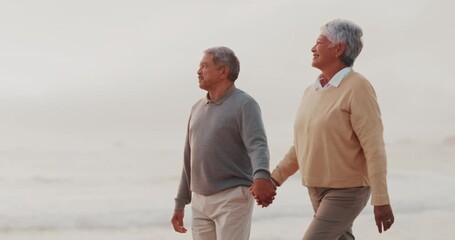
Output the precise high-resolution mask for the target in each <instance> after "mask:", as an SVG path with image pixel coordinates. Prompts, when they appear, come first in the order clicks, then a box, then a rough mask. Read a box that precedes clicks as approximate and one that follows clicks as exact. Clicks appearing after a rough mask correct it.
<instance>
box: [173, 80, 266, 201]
mask: <svg viewBox="0 0 455 240" xmlns="http://www.w3.org/2000/svg"><path fill="white" fill-rule="evenodd" d="M269 176H270V173H269V150H268V145H267V137H266V134H265V130H264V124H263V122H262V117H261V110H260V108H259V105H258V104H257V102H256V101H255V100H254V99H253V98H252V97H251V96H249V95H248V94H247V93H245V92H243V91H242V90H240V89H237V88H236V87H235V86H234V85H233V86H232V87H231V88H229V89H228V90H227V91H226V93H225V94H224V95H223V96H222V97H220V98H219V99H218V100H216V101H214V102H212V101H210V100H209V99H208V98H203V99H201V100H199V101H198V102H197V103H196V104H195V105H194V106H193V108H192V110H191V115H190V119H189V122H188V130H187V136H186V143H185V151H184V166H183V171H182V177H181V180H180V186H179V189H178V193H177V197H176V198H175V209H183V208H184V207H185V205H186V204H188V203H190V202H191V193H192V192H195V193H198V194H201V195H205V196H209V195H213V194H215V193H218V192H221V191H223V190H225V189H229V188H232V187H237V186H250V185H251V184H252V182H253V178H254V179H256V178H265V179H268V178H269Z"/></svg>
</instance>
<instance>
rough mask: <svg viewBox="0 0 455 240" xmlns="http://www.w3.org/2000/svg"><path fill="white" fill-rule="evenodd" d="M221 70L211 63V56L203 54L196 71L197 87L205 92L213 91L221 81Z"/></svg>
mask: <svg viewBox="0 0 455 240" xmlns="http://www.w3.org/2000/svg"><path fill="white" fill-rule="evenodd" d="M222 69H223V68H222V67H219V66H218V65H216V64H215V63H214V62H213V55H212V54H210V53H205V54H204V56H203V57H202V60H201V63H200V64H199V70H198V71H197V75H198V77H199V87H200V88H202V89H204V90H207V91H209V90H211V89H214V88H215V87H216V86H217V85H218V84H219V83H220V82H221V81H222V80H223V78H222V73H223V71H222Z"/></svg>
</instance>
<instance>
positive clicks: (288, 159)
mask: <svg viewBox="0 0 455 240" xmlns="http://www.w3.org/2000/svg"><path fill="white" fill-rule="evenodd" d="M297 170H299V164H298V162H297V154H296V152H295V147H294V145H293V146H292V147H291V148H290V149H289V151H288V152H287V154H286V155H285V156H284V158H283V160H281V162H279V163H278V165H277V166H276V168H275V169H274V170H273V172H272V178H273V179H274V180H275V181H276V182H277V183H278V186H281V185H282V184H283V183H284V182H285V181H286V179H288V178H289V177H290V176H292V175H293V174H294V173H295V172H297Z"/></svg>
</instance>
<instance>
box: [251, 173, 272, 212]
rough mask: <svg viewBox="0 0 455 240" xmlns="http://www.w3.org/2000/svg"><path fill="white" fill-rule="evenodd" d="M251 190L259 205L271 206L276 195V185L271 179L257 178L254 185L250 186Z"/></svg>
mask: <svg viewBox="0 0 455 240" xmlns="http://www.w3.org/2000/svg"><path fill="white" fill-rule="evenodd" d="M250 191H251V193H252V194H253V196H254V198H255V199H256V202H257V204H258V205H261V206H262V207H267V206H269V205H270V204H271V203H272V202H273V200H274V199H275V195H276V187H275V184H273V183H272V182H271V181H268V180H265V179H261V178H258V179H255V180H254V183H253V185H251V187H250Z"/></svg>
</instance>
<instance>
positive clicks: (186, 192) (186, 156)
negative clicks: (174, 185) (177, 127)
mask: <svg viewBox="0 0 455 240" xmlns="http://www.w3.org/2000/svg"><path fill="white" fill-rule="evenodd" d="M185 139H186V141H185V150H184V153H183V170H182V175H181V178H180V185H179V188H178V192H177V197H176V198H175V208H174V209H176V210H177V209H184V208H185V205H186V204H189V203H190V202H191V147H190V141H189V121H188V129H187V134H186V138H185Z"/></svg>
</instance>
